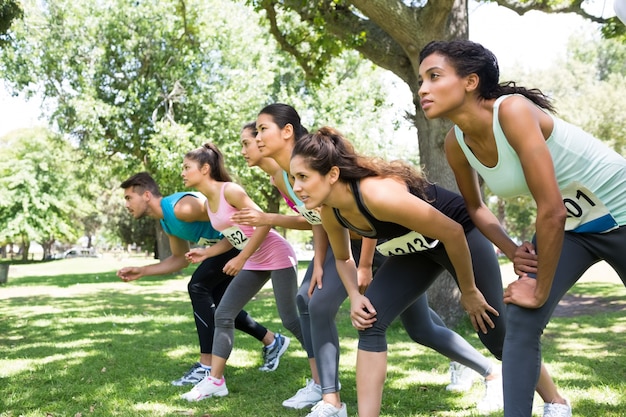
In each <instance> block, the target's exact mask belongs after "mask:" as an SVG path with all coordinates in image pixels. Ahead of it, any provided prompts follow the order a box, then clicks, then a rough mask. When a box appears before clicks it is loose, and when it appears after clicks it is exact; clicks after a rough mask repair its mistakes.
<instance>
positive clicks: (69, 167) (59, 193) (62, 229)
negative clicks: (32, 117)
mask: <svg viewBox="0 0 626 417" xmlns="http://www.w3.org/2000/svg"><path fill="white" fill-rule="evenodd" d="M5 140H6V142H4V143H3V148H5V149H3V152H2V154H1V155H2V156H1V157H0V242H21V243H22V244H23V245H25V246H27V245H28V244H29V243H30V242H39V243H41V244H42V246H44V248H49V247H50V245H51V243H52V242H54V241H55V240H58V239H61V240H69V241H73V240H74V239H76V237H77V236H78V235H79V232H82V230H81V228H80V226H79V223H78V222H77V220H78V219H79V218H80V217H81V216H82V215H85V214H86V208H87V207H89V205H88V204H87V203H86V202H85V201H84V199H83V195H82V193H81V189H80V185H79V183H78V182H77V181H76V180H75V178H76V175H75V174H76V170H77V166H76V160H75V159H74V155H75V153H74V152H73V150H72V149H71V148H70V146H69V145H68V144H67V143H64V142H63V141H61V140H59V138H58V137H55V136H54V135H52V134H51V133H50V132H48V131H46V130H42V129H34V130H21V131H17V132H15V133H14V134H13V135H10V136H8V137H7V138H5ZM48 253H49V252H48ZM46 254H47V253H45V254H44V256H45V255H46ZM25 255H26V254H25Z"/></svg>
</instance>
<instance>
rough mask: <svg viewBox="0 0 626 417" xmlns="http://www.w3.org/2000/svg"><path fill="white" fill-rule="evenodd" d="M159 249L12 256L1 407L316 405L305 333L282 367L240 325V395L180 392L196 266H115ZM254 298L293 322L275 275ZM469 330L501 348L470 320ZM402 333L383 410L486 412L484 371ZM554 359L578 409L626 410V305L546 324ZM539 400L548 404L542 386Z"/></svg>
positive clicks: (224, 409)
mask: <svg viewBox="0 0 626 417" xmlns="http://www.w3.org/2000/svg"><path fill="white" fill-rule="evenodd" d="M151 262H154V260H151V259H116V258H112V257H111V258H101V259H93V258H83V259H65V260H58V261H53V262H48V263H33V264H20V265H11V267H10V270H9V282H8V283H7V284H5V285H2V286H0V306H1V311H2V312H1V313H0V417H18V416H24V417H35V416H37V417H60V416H69V417H87V416H94V417H99V416H103V417H104V416H124V417H126V416H128V417H131V416H133V417H136V416H172V417H174V416H195V417H200V416H213V417H216V416H224V417H256V416H259V417H261V416H263V417H267V416H270V417H271V416H286V417H292V416H293V417H300V416H305V415H306V414H307V413H308V410H291V409H286V408H284V407H282V405H281V402H282V401H283V400H284V399H286V398H288V397H290V396H291V395H293V394H294V393H295V391H296V390H297V389H298V388H300V387H302V386H303V385H304V382H305V378H307V377H308V364H307V361H306V356H305V354H304V352H303V351H302V350H301V349H299V348H298V346H297V342H296V343H293V344H292V346H291V347H290V348H289V350H288V351H287V353H286V354H285V356H283V358H282V360H281V362H280V366H279V368H278V369H277V370H276V371H275V372H273V373H262V372H260V371H258V370H257V367H258V366H259V365H260V364H261V344H260V343H259V342H258V341H256V340H255V339H253V338H251V337H249V336H248V335H244V334H242V333H240V332H237V333H236V341H235V349H234V351H233V354H232V356H231V358H230V360H229V363H228V364H229V366H228V368H227V373H226V379H227V382H228V388H229V391H230V395H228V396H227V397H224V398H219V399H207V400H204V401H201V402H198V403H188V402H186V401H183V400H180V399H179V395H180V394H181V393H183V392H185V391H186V390H187V389H188V388H184V387H174V386H172V385H170V381H171V380H173V379H176V378H178V377H180V376H181V375H182V374H183V373H184V372H185V371H187V369H188V368H189V366H190V365H191V364H192V363H193V362H195V361H196V360H197V359H198V341H197V336H196V333H195V327H194V324H193V318H192V315H191V304H190V302H189V298H188V295H187V287H186V285H187V281H188V277H189V275H190V272H191V271H192V269H191V268H190V269H187V270H185V271H184V273H183V274H181V275H179V276H166V277H148V278H144V279H142V280H139V281H135V282H132V283H124V282H121V281H120V280H119V279H118V278H117V277H116V276H115V271H116V270H117V269H119V268H121V267H122V266H127V265H136V264H140V263H143V264H146V263H151ZM192 268H193V267H192ZM573 294H581V295H586V296H594V297H609V296H610V297H611V302H612V303H617V304H624V305H626V289H624V287H623V286H622V285H621V284H614V283H606V282H584V283H579V284H578V285H577V286H576V287H575V288H574V290H573ZM591 300H592V301H591V302H593V299H591ZM246 309H247V310H248V311H249V312H250V313H251V314H252V316H253V317H255V318H256V319H257V321H259V322H261V323H263V324H264V325H266V326H267V327H268V328H270V329H271V330H273V331H282V329H281V328H280V320H279V318H278V315H277V312H276V309H275V306H274V299H273V296H272V294H271V289H270V288H269V287H266V288H264V289H263V291H262V292H261V293H259V295H258V296H257V298H256V299H254V300H253V301H251V302H250V303H249V304H248V306H246ZM337 323H338V326H339V334H340V337H341V346H342V356H341V363H340V367H341V369H340V372H341V374H340V375H341V383H342V386H343V389H342V391H341V394H342V400H343V401H344V402H346V403H347V405H348V414H349V415H350V416H356V393H355V374H354V363H355V355H356V341H357V340H356V332H355V331H354V329H353V328H352V327H351V325H350V320H349V311H348V307H347V305H344V307H343V308H342V309H341V310H340V312H339V314H338V316H337ZM456 330H457V331H458V332H459V333H461V334H462V335H463V336H464V337H466V338H467V339H468V340H469V341H470V342H471V343H472V344H473V345H474V346H476V347H477V348H479V350H480V351H481V352H484V353H485V354H487V351H486V350H485V349H484V348H482V346H481V345H480V342H479V341H478V338H477V337H476V335H474V334H473V332H472V331H470V327H469V325H468V324H467V323H464V324H462V325H461V326H460V328H458V329H456ZM293 340H294V341H295V339H293ZM388 340H389V369H388V376H387V377H388V378H387V384H386V386H385V393H384V398H383V406H382V414H381V415H382V416H385V417H408V416H438V417H444V416H445V417H448V416H450V417H452V416H455V417H456V416H460V417H464V416H474V415H477V414H476V413H475V411H474V404H475V402H476V401H477V400H478V399H480V397H481V395H482V392H483V390H482V386H481V384H480V383H478V382H477V383H475V384H474V386H473V388H472V390H471V391H470V392H468V393H464V394H452V393H448V392H446V391H445V386H446V384H447V383H448V382H449V380H448V379H449V375H448V360H447V358H444V357H443V356H441V355H439V354H438V353H436V352H434V351H432V350H429V349H426V348H424V347H421V346H419V345H416V344H415V343H412V342H411V341H410V340H409V338H408V336H407V335H406V333H405V332H404V330H403V329H402V327H401V326H400V325H399V324H397V323H395V324H394V325H393V326H392V327H391V329H390V331H389V334H388ZM544 358H545V361H546V364H547V366H548V368H549V369H550V371H551V373H552V375H553V376H554V378H555V379H556V381H557V384H558V385H559V387H560V389H561V391H562V392H563V393H564V394H565V396H566V397H568V398H569V399H570V401H571V402H572V404H573V407H574V415H575V416H581V417H595V416H598V417H599V416H602V417H606V416H610V417H617V416H621V417H624V416H626V313H625V310H621V311H616V312H604V313H595V314H594V315H577V316H574V317H564V318H555V319H553V321H552V322H551V324H550V325H549V327H548V329H547V330H546V332H545V336H544ZM534 411H535V415H537V416H541V415H542V407H541V401H540V400H539V399H538V397H536V399H535V407H534ZM493 415H494V416H495V415H498V413H494V414H493Z"/></svg>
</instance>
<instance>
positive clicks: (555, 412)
mask: <svg viewBox="0 0 626 417" xmlns="http://www.w3.org/2000/svg"><path fill="white" fill-rule="evenodd" d="M543 417H572V406H571V405H570V403H569V401H567V400H565V404H558V403H545V404H544V405H543Z"/></svg>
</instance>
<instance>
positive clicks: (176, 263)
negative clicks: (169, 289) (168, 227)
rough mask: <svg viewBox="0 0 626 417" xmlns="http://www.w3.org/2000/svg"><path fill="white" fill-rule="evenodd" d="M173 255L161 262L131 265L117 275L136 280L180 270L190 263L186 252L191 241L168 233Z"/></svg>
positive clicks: (126, 279)
mask: <svg viewBox="0 0 626 417" xmlns="http://www.w3.org/2000/svg"><path fill="white" fill-rule="evenodd" d="M168 238H169V241H170V249H171V251H172V255H170V256H168V257H167V258H165V259H163V260H162V261H161V262H159V263H156V264H151V265H146V266H129V267H125V268H122V269H120V270H119V271H117V276H118V277H120V278H121V279H122V280H123V281H126V282H128V281H135V280H137V279H139V278H141V277H144V276H151V275H165V274H169V273H172V272H176V271H180V270H181V269H183V268H186V267H187V265H189V262H188V261H187V259H186V258H185V253H186V252H187V251H189V243H188V242H187V241H186V240H183V239H180V238H179V237H176V236H172V235H168Z"/></svg>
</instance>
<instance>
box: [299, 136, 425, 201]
mask: <svg viewBox="0 0 626 417" xmlns="http://www.w3.org/2000/svg"><path fill="white" fill-rule="evenodd" d="M294 156H300V157H302V158H304V160H305V161H306V163H307V164H308V166H309V167H310V168H311V169H313V170H314V171H317V172H319V173H320V174H321V175H326V174H327V173H328V172H329V171H330V169H331V168H332V167H334V166H336V167H338V168H339V179H340V180H341V181H344V182H352V181H355V180H360V179H361V178H367V177H394V178H397V179H400V180H401V181H404V182H405V183H406V185H407V186H408V187H409V188H410V189H411V190H413V191H417V192H418V194H419V195H421V196H424V188H425V186H426V185H427V184H428V182H427V180H426V178H425V177H424V175H423V174H421V173H420V172H418V171H417V170H416V169H415V168H414V167H413V166H411V165H409V164H408V163H406V162H404V161H400V160H395V161H389V162H387V161H385V160H383V159H381V158H377V157H366V156H363V155H359V154H357V153H356V151H355V150H354V146H352V144H351V143H350V142H349V141H348V140H347V139H345V138H344V137H343V135H342V134H341V133H339V132H338V131H337V130H335V129H334V128H332V127H328V126H325V127H322V128H320V129H319V130H318V131H317V132H315V133H308V134H306V135H304V136H302V137H301V138H300V140H298V141H296V144H295V146H294V148H293V151H292V153H291V157H292V158H293V157H294Z"/></svg>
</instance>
